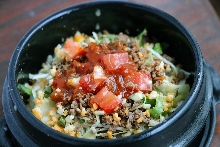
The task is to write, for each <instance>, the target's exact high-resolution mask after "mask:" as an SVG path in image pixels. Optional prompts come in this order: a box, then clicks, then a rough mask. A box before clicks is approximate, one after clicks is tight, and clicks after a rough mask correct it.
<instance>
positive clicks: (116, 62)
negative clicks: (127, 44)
mask: <svg viewBox="0 0 220 147" xmlns="http://www.w3.org/2000/svg"><path fill="white" fill-rule="evenodd" d="M101 60H102V63H103V64H104V65H105V68H106V69H107V70H108V71H114V70H117V69H118V68H120V66H121V65H123V64H126V63H128V62H129V58H128V53H114V54H107V55H105V56H103V57H102V59H101Z"/></svg>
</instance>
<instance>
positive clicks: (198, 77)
mask: <svg viewBox="0 0 220 147" xmlns="http://www.w3.org/2000/svg"><path fill="white" fill-rule="evenodd" d="M107 4H108V5H109V4H111V5H117V6H125V7H129V8H135V9H141V10H144V11H148V12H150V13H153V14H155V15H157V16H159V17H161V18H163V19H165V20H167V21H168V22H169V23H170V24H171V25H173V26H174V27H176V28H177V29H178V30H179V31H180V32H181V33H182V34H183V35H184V36H185V38H186V39H187V40H188V42H189V44H190V46H191V47H192V49H193V53H194V55H195V56H194V58H195V64H196V67H195V71H196V72H195V79H194V84H193V87H192V88H191V91H190V93H189V96H188V97H187V99H186V100H185V101H184V103H183V104H182V105H181V107H180V108H179V109H177V111H175V112H174V113H173V114H172V115H171V116H169V118H167V119H166V120H165V121H163V122H161V123H160V124H158V125H156V126H154V127H152V128H150V129H147V130H145V131H143V132H141V133H138V134H135V135H131V136H128V137H122V138H117V139H116V140H117V141H122V142H129V141H134V140H135V141H138V140H142V139H144V138H146V137H149V136H151V135H154V134H156V133H158V132H160V131H162V130H163V129H165V128H166V127H168V126H170V125H171V124H173V123H174V122H175V121H176V120H177V119H178V118H179V117H180V116H181V114H184V113H185V112H186V111H187V110H188V109H189V108H190V105H191V103H192V102H193V101H194V100H195V98H196V95H197V93H198V91H199V89H200V86H201V84H202V79H203V57H202V54H201V51H200V48H199V45H198V43H197V42H196V40H195V38H194V37H193V35H192V34H191V33H190V32H189V31H188V30H187V29H186V28H185V27H184V26H183V25H182V24H181V23H180V22H179V21H178V20H177V19H176V18H174V17H173V16H171V15H169V14H167V13H166V12H164V11H161V10H159V9H157V8H155V7H152V6H148V5H144V4H140V3H136V2H130V1H92V2H85V3H80V4H76V5H73V6H70V7H67V8H64V9H61V10H59V11H57V12H55V13H53V14H51V15H49V16H47V17H46V18H44V19H43V20H41V21H40V22H38V23H37V24H36V25H34V26H33V27H32V28H31V29H30V30H29V31H28V32H27V33H26V34H25V35H24V37H23V38H22V39H21V40H20V42H19V43H18V45H17V47H16V48H15V50H14V52H13V54H12V57H11V60H10V63H9V68H8V82H9V91H10V95H11V97H12V98H13V102H14V103H15V105H16V106H17V109H18V111H19V112H20V113H21V115H22V116H23V117H24V118H25V119H26V120H28V122H29V123H30V124H34V127H35V128H37V129H38V128H42V127H43V128H44V132H43V133H45V134H48V133H49V134H50V136H54V137H55V138H58V139H65V140H69V141H73V139H74V140H75V141H76V142H82V141H83V142H85V143H104V142H105V143H106V142H109V143H110V142H111V143H112V141H113V140H115V139H113V140H112V139H102V140H91V139H84V138H77V137H72V136H69V135H66V134H63V133H60V132H58V131H55V130H53V129H52V128H50V127H48V126H46V125H45V124H43V123H42V122H41V121H39V120H38V119H37V118H36V117H35V116H34V115H33V114H32V113H31V112H30V111H29V110H28V109H27V108H26V106H25V105H24V103H23V102H22V100H21V98H20V95H19V91H18V88H17V81H16V79H15V78H16V77H15V75H16V66H17V64H18V59H19V55H20V53H21V51H22V49H23V47H24V46H25V44H27V43H28V40H29V39H30V38H31V37H32V36H33V35H34V34H35V33H36V32H37V31H38V30H40V29H41V28H43V27H44V26H45V25H47V24H48V23H49V22H51V21H53V20H54V19H57V18H59V17H62V16H63V15H66V14H68V13H71V12H74V11H78V10H81V9H85V8H90V7H93V6H94V5H97V6H101V5H107ZM177 114H178V115H177ZM51 131H52V133H51Z"/></svg>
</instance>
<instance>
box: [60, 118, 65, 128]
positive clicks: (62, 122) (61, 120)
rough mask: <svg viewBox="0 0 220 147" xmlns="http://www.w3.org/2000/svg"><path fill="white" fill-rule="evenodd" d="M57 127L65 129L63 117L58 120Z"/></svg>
mask: <svg viewBox="0 0 220 147" xmlns="http://www.w3.org/2000/svg"><path fill="white" fill-rule="evenodd" d="M58 125H59V126H61V127H65V125H66V120H65V118H63V117H60V119H59V120H58Z"/></svg>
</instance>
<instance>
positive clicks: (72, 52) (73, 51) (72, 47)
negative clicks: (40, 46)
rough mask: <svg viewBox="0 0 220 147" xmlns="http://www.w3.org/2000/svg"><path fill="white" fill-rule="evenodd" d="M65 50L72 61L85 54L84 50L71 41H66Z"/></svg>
mask: <svg viewBox="0 0 220 147" xmlns="http://www.w3.org/2000/svg"><path fill="white" fill-rule="evenodd" d="M64 50H65V51H66V52H67V54H68V55H69V57H70V58H71V59H75V58H76V57H77V56H79V55H82V54H84V53H85V51H84V48H83V47H82V46H80V45H79V44H78V43H77V42H74V41H72V40H71V39H67V40H66V43H65V46H64Z"/></svg>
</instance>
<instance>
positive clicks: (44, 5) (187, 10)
mask: <svg viewBox="0 0 220 147" xmlns="http://www.w3.org/2000/svg"><path fill="white" fill-rule="evenodd" d="M86 1H88V0H74V1H73V0H29V1H26V0H19V1H18V0H1V1H0V16H1V19H0V44H1V49H0V95H2V88H3V84H4V79H5V77H6V74H7V68H8V63H9V60H10V58H11V55H12V53H13V51H14V49H15V47H16V45H17V44H18V42H19V40H20V39H21V38H22V37H23V36H24V34H25V33H26V32H27V31H28V30H29V29H30V28H31V27H33V26H34V24H36V23H37V22H39V21H40V20H42V19H43V18H45V17H46V16H48V15H50V14H52V13H54V12H56V11H57V10H60V9H63V8H65V7H68V6H71V5H74V4H77V3H81V2H86ZM130 1H134V2H139V3H143V4H147V5H150V6H153V7H156V8H159V9H161V10H163V11H165V12H167V13H168V14H170V15H172V16H174V17H175V18H177V19H178V20H179V21H180V22H181V23H183V25H185V26H186V28H188V29H189V30H190V32H191V33H192V34H193V35H194V37H195V38H196V40H197V42H198V44H199V46H200V48H201V51H202V54H203V57H204V58H205V60H206V61H207V62H208V63H210V64H211V65H212V66H214V68H215V69H216V70H217V71H218V74H220V62H219V59H220V21H219V17H218V16H217V14H216V12H215V10H214V9H213V7H212V5H211V3H210V2H209V1H208V0H178V1H177V0H163V1H162V0H153V1H152V0H130ZM1 99H2V98H1V97H0V117H1V116H3V110H2V104H1ZM216 109H217V114H216V115H217V116H216V118H217V119H216V129H215V135H214V138H213V140H212V145H211V146H212V147H217V146H220V139H219V138H220V105H217V106H216Z"/></svg>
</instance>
